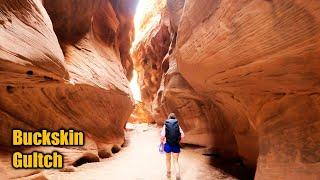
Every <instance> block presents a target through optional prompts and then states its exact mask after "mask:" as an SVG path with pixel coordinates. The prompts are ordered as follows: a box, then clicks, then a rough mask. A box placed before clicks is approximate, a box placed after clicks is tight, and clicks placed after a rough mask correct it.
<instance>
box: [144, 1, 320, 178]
mask: <svg viewBox="0 0 320 180" xmlns="http://www.w3.org/2000/svg"><path fill="white" fill-rule="evenodd" d="M319 7H320V3H318V2H316V1H310V2H306V1H301V0H292V1H285V2H284V1H259V0H257V1H236V0H226V1H214V0H210V1H205V0H197V1H196V0H190V1H183V0H168V1H167V10H168V16H169V17H165V18H169V20H170V25H169V27H170V28H169V32H170V36H171V38H170V39H171V47H170V48H169V49H168V52H167V53H168V54H167V55H166V56H163V54H162V53H158V54H157V52H152V53H151V54H152V55H153V56H159V55H161V56H160V57H162V59H158V60H157V62H160V61H161V63H162V70H163V73H162V79H161V80H159V81H157V82H161V83H160V86H159V89H158V91H157V93H154V91H153V92H152V93H151V95H148V97H151V100H152V101H153V109H154V112H153V113H154V114H155V117H156V120H157V122H158V123H159V124H162V120H163V119H164V118H165V117H166V114H167V113H168V112H171V111H173V112H176V113H177V115H178V118H179V120H180V123H181V126H182V127H183V128H185V129H186V131H187V132H188V133H189V134H187V137H188V135H189V137H192V138H193V137H198V136H194V135H195V134H198V135H200V134H201V133H203V134H204V135H205V138H204V137H203V136H200V137H201V138H198V139H211V141H207V142H205V143H203V142H199V141H196V140H194V139H192V138H191V139H188V138H187V139H186V141H187V142H189V143H195V144H202V145H206V146H213V148H214V150H217V151H219V152H222V153H224V154H225V155H227V156H230V155H238V156H240V157H241V158H242V159H243V162H244V163H245V164H246V165H247V166H250V167H257V171H256V176H255V178H256V179H317V178H319V177H320V161H319V158H320V154H319V153H318V152H319V150H320V147H319V145H318V144H320V142H319V139H320V133H319V132H320V131H319V130H320V121H319V120H320V118H319V116H320V109H319V107H320V106H319V94H320V85H319V80H318V79H319V77H320V73H319V72H320V64H319V62H318V59H319V52H320V43H319V36H320V33H319V27H320V26H319V17H320V15H319ZM146 38H150V37H148V36H146ZM158 40H160V39H158ZM145 42H148V41H144V42H143V43H144V46H147V45H148V43H145ZM161 43H163V42H158V44H161ZM141 52H142V51H141ZM154 53H156V54H154ZM148 54H150V53H148ZM138 57H139V56H138ZM140 57H142V56H140ZM139 60H141V58H140V59H139ZM176 62H177V63H176ZM176 64H177V65H176ZM142 79H144V77H143V76H142ZM194 132H197V133H194ZM226 152H227V153H226Z"/></svg>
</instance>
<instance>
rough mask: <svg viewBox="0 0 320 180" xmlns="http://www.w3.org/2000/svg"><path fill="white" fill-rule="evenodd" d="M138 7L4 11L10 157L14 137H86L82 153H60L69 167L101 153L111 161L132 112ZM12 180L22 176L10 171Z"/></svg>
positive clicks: (0, 91)
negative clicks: (66, 132) (32, 133)
mask: <svg viewBox="0 0 320 180" xmlns="http://www.w3.org/2000/svg"><path fill="white" fill-rule="evenodd" d="M135 4H136V1H127V0H121V1H109V0H96V1H91V0H80V1H79V2H77V3H73V2H72V1H64V0H57V1H49V0H44V1H43V2H42V1H40V0H23V1H18V0H13V1H12V0H10V1H9V0H4V1H2V2H1V3H0V34H1V36H0V72H1V76H0V87H1V88H0V119H1V120H2V121H1V125H0V132H1V133H0V139H2V140H1V141H0V144H1V147H2V149H4V150H10V149H12V147H11V139H12V138H11V130H12V129H24V130H38V129H43V128H45V129H50V130H58V129H61V128H64V129H68V128H73V129H76V130H81V131H84V132H85V137H86V145H85V146H84V147H78V148H77V149H60V150H59V151H60V152H62V153H63V154H64V155H66V156H65V158H66V161H65V163H66V164H67V165H68V164H72V163H74V162H75V161H76V160H77V159H79V158H81V157H82V156H83V155H86V156H87V155H88V154H87V153H88V152H89V153H91V154H94V156H96V157H97V156H98V152H101V153H99V154H106V152H108V153H110V154H112V149H114V148H115V147H116V148H117V149H118V148H119V147H120V146H121V145H122V144H123V142H124V127H125V123H126V121H127V119H128V118H129V116H130V114H131V112H132V109H133V99H132V96H131V92H130V90H129V83H128V79H127V77H130V76H131V75H130V74H131V71H132V61H131V58H130V56H129V48H130V44H131V40H132V36H133V13H134V10H135ZM126 76H127V77H126ZM26 151H29V150H26ZM44 151H46V150H44ZM48 151H49V149H48ZM102 152H105V153H102ZM90 156H91V155H90ZM9 158H10V157H9ZM1 159H2V156H1ZM8 165H9V166H11V165H10V164H8ZM20 172H21V171H20ZM8 175H9V176H10V177H18V176H20V175H18V174H16V172H14V173H13V174H11V173H10V171H8Z"/></svg>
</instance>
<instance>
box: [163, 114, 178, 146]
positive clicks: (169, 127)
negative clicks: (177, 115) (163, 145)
mask: <svg viewBox="0 0 320 180" xmlns="http://www.w3.org/2000/svg"><path fill="white" fill-rule="evenodd" d="M165 126H166V142H167V143H168V144H169V145H179V142H180V140H181V133H180V128H179V123H178V120H177V119H167V120H166V122H165Z"/></svg>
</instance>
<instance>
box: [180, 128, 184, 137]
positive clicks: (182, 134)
mask: <svg viewBox="0 0 320 180" xmlns="http://www.w3.org/2000/svg"><path fill="white" fill-rule="evenodd" d="M179 129H180V134H181V139H183V138H184V132H183V131H182V129H181V127H180V126H179Z"/></svg>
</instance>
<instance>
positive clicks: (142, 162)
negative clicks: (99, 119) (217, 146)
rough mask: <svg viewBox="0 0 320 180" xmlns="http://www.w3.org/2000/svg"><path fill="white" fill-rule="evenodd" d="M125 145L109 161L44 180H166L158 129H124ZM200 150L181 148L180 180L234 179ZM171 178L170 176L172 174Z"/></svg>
mask: <svg viewBox="0 0 320 180" xmlns="http://www.w3.org/2000/svg"><path fill="white" fill-rule="evenodd" d="M127 129H128V130H127V134H126V137H127V144H126V147H124V148H123V149H122V150H121V151H120V152H119V153H117V154H115V155H114V156H112V157H111V158H108V159H103V160H101V161H100V162H96V163H87V164H83V165H82V166H79V167H77V168H76V170H75V172H59V171H47V172H46V173H45V177H47V178H48V179H55V180H56V179H60V180H63V179H68V180H72V179H76V180H80V179H95V180H96V179H113V180H144V179H146V180H150V179H159V180H168V179H170V180H171V179H175V176H172V177H171V178H167V177H166V175H165V172H166V171H165V155H163V154H160V153H159V152H158V149H157V147H158V143H159V132H160V129H159V128H157V127H156V126H154V125H147V124H129V125H127ZM203 150H204V149H203V148H201V147H185V148H183V149H182V152H181V156H180V166H181V179H183V180H195V179H201V180H212V179H237V178H235V177H233V176H231V175H229V174H227V173H225V172H224V171H223V170H221V169H219V168H216V167H214V166H212V165H210V162H211V160H210V157H209V156H205V155H202V154H201V152H202V151H203ZM173 174H174V173H173Z"/></svg>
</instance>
